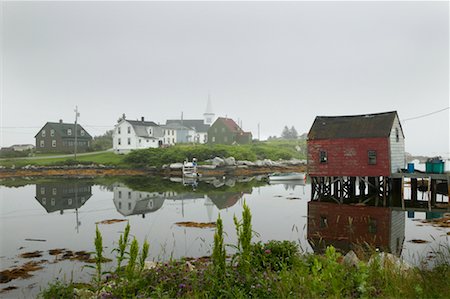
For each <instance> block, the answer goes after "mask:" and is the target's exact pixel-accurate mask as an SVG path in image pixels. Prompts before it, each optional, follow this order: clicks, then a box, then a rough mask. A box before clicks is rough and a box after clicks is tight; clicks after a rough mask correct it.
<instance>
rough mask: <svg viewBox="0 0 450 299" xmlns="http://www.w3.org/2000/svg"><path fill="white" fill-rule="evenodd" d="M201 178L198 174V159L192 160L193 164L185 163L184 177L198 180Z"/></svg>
mask: <svg viewBox="0 0 450 299" xmlns="http://www.w3.org/2000/svg"><path fill="white" fill-rule="evenodd" d="M198 176H199V173H198V172H197V159H195V158H194V159H192V162H188V161H185V162H184V163H183V177H186V178H196V177H198Z"/></svg>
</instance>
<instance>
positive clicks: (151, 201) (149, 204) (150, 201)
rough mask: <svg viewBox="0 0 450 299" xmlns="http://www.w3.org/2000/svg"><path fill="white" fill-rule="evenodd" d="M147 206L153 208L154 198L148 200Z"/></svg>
mask: <svg viewBox="0 0 450 299" xmlns="http://www.w3.org/2000/svg"><path fill="white" fill-rule="evenodd" d="M147 207H148V208H149V209H153V200H149V201H148V205H147Z"/></svg>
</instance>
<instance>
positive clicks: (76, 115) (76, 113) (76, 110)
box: [73, 106, 80, 160]
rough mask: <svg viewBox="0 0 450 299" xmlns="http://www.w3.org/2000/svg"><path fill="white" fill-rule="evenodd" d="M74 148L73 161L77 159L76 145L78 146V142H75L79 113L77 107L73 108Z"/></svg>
mask: <svg viewBox="0 0 450 299" xmlns="http://www.w3.org/2000/svg"><path fill="white" fill-rule="evenodd" d="M74 111H75V147H74V151H73V153H74V159H75V160H76V159H77V145H78V140H77V137H78V136H77V127H78V126H77V122H78V116H80V113H78V106H75V110H74Z"/></svg>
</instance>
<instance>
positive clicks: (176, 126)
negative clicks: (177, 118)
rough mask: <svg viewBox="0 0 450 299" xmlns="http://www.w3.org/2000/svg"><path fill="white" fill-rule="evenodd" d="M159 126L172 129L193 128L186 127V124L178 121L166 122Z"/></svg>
mask: <svg viewBox="0 0 450 299" xmlns="http://www.w3.org/2000/svg"><path fill="white" fill-rule="evenodd" d="M161 127H163V128H168V129H174V130H193V128H190V127H187V126H183V125H181V124H180V123H176V122H173V123H170V124H166V125H162V126H161Z"/></svg>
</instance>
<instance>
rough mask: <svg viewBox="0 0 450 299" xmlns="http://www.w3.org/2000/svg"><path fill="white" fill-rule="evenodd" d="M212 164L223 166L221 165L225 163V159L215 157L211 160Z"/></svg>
mask: <svg viewBox="0 0 450 299" xmlns="http://www.w3.org/2000/svg"><path fill="white" fill-rule="evenodd" d="M212 165H214V166H223V165H225V161H224V160H223V159H222V158H219V157H215V158H214V159H213V160H212Z"/></svg>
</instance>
